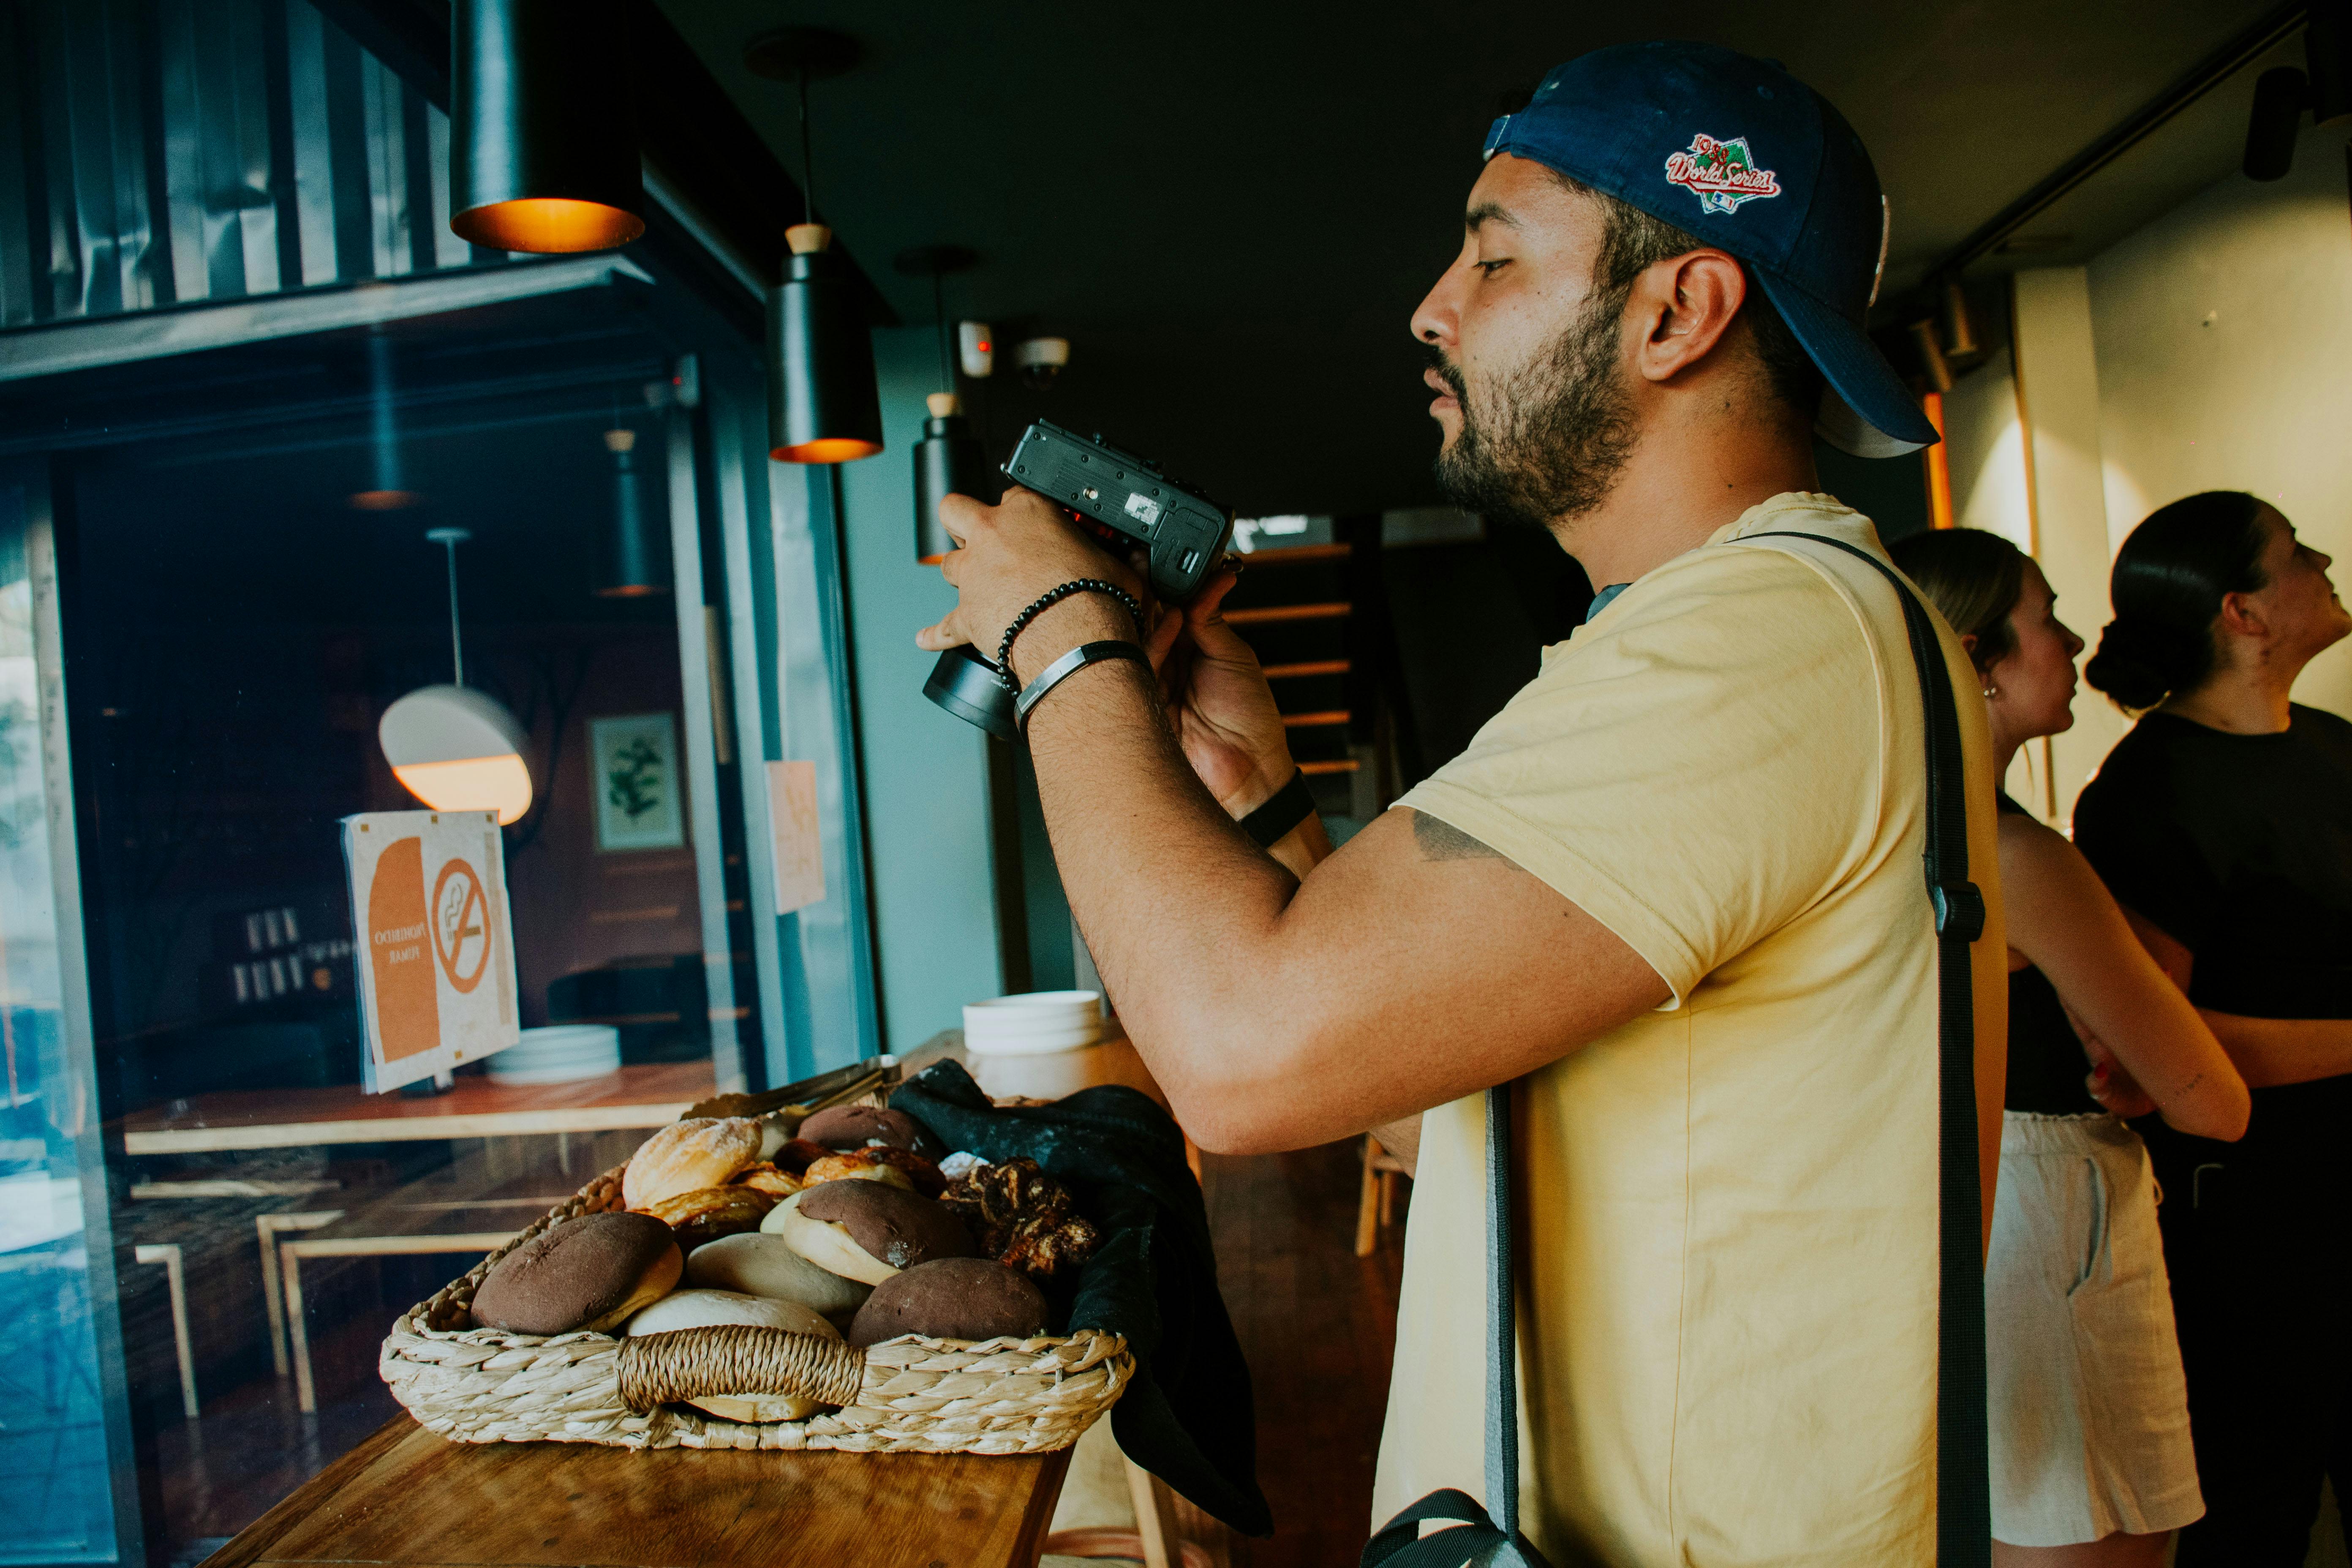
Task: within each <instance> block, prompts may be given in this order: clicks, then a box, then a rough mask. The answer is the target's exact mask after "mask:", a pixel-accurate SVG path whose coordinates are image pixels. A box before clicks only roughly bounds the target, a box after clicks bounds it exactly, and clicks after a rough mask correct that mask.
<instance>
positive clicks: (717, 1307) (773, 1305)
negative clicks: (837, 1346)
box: [621, 1290, 841, 1421]
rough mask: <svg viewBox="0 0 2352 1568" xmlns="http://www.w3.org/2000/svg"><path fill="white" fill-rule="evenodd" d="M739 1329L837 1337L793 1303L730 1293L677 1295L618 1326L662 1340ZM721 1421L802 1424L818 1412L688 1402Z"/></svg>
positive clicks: (730, 1400)
mask: <svg viewBox="0 0 2352 1568" xmlns="http://www.w3.org/2000/svg"><path fill="white" fill-rule="evenodd" d="M738 1324H740V1325H742V1326H744V1327H748V1328H755V1329H782V1330H784V1331H787V1332H789V1333H795V1334H812V1335H814V1336H815V1337H817V1338H818V1339H826V1340H837V1339H839V1338H840V1337H841V1334H840V1331H838V1330H836V1329H835V1327H834V1326H833V1325H832V1324H831V1323H828V1322H826V1321H824V1319H823V1318H821V1317H819V1316H818V1315H817V1314H816V1313H814V1312H813V1311H811V1310H809V1309H808V1308H806V1307H803V1306H802V1305H801V1304H800V1303H798V1302H796V1301H783V1300H774V1299H772V1298H768V1297H762V1296H749V1295H744V1294H741V1293H740V1292H738V1291H734V1290H679V1291H677V1292H674V1293H673V1294H671V1295H667V1296H665V1297H663V1298H662V1299H661V1300H658V1301H656V1302H655V1303H654V1304H653V1305H652V1306H650V1307H647V1308H646V1310H644V1311H642V1312H639V1313H638V1314H637V1315H636V1316H635V1317H634V1318H631V1319H630V1320H629V1321H628V1322H627V1323H626V1324H625V1325H623V1327H622V1330H621V1331H622V1332H623V1333H625V1334H629V1335H638V1334H667V1333H673V1332H676V1331H677V1330H680V1329H720V1328H729V1327H732V1326H735V1325H738ZM690 1403H691V1404H692V1405H694V1407H695V1408H696V1409H697V1410H701V1411H705V1412H708V1413H709V1414H710V1415H716V1416H718V1417H719V1419H721V1420H724V1421H805V1420H807V1419H808V1418H809V1417H810V1416H812V1415H815V1414H816V1413H817V1412H818V1411H819V1410H821V1409H823V1408H824V1406H823V1405H821V1404H819V1403H818V1402H817V1401H816V1400H814V1399H803V1398H799V1397H797V1396H793V1395H789V1394H705V1395H703V1396H702V1397H701V1398H699V1399H696V1400H693V1401H691V1402H690Z"/></svg>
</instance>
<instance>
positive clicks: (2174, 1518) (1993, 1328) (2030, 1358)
mask: <svg viewBox="0 0 2352 1568" xmlns="http://www.w3.org/2000/svg"><path fill="white" fill-rule="evenodd" d="M1985 1347H1986V1363H1987V1366H1986V1371H1987V1373H1989V1375H1990V1384H1991V1402H1990V1425H1991V1439H1992V1533H1993V1539H1994V1540H1996V1541H2003V1542H2008V1543H2009V1544H2011V1545H2012V1546H2067V1545H2073V1544H2076V1543H2078V1542H2091V1541H2096V1540H2098V1539H2100V1538H2101V1537H2102V1536H2106V1535H2111V1534H2113V1533H2115V1532H2116V1531H2128V1532H2130V1533H2132V1534H2134V1535H2146V1534H2151V1533H2154V1532H2156V1531H2167V1530H2177V1529H2179V1527H2180V1526H2182V1525H2184V1524H2187V1523H2189V1521H2191V1520H2194V1519H2197V1518H2198V1517H2200V1515H2202V1514H2203V1513H2204V1511H2205V1499H2204V1497H2203V1495H2202V1494H2201V1493H2200V1491H2199V1490H2198V1489H2197V1461H2196V1457H2195V1455H2194V1453H2193V1452H2192V1451H2191V1449H2190V1447H2189V1395H2188V1390H2187V1388H2186V1386H2185V1385H2184V1384H2183V1383H2182V1381H2181V1375H2180V1344H2179V1340H2178V1339H2177V1338H2175V1336H2174V1333H2173V1327H2172V1292H2171V1289H2170V1286H2169V1284H2168V1281H2167V1279H2166V1278H2165V1272H2164V1247H2163V1243H2162V1241H2161V1240H2160V1239H2159V1237H2158V1234H2157V1228H2156V1181H2155V1177H2154V1175H2153V1174H2152V1173H2151V1172H2150V1170H2149V1167H2148V1160H2147V1145H2146V1144H2145V1143H2142V1142H2140V1140H2139V1135H2138V1134H2137V1133H2136V1132H2134V1131H2131V1129H2129V1128H2127V1127H2126V1126H2125V1125H2124V1124H2123V1123H2122V1122H2120V1121H2116V1119H2115V1118H2114V1117H2112V1116H2035V1115H2031V1114H2028V1113H2026V1112H2024V1111H2018V1110H2011V1111H2009V1112H2006V1113H2005V1114H2004V1115H2003V1117H2002V1119H2001V1139H2000V1191H1999V1195H1998V1196H1997V1197H1996V1198H1995V1200H1994V1203H1993V1215H1992V1251H1991V1254H1990V1257H1989V1258H1987V1260H1986V1265H1985Z"/></svg>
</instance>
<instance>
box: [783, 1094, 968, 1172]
mask: <svg viewBox="0 0 2352 1568" xmlns="http://www.w3.org/2000/svg"><path fill="white" fill-rule="evenodd" d="M800 1136H801V1137H803V1138H804V1139H806V1140H807V1141H808V1142H812V1143H822V1144H824V1146H825V1147H826V1148H828V1149H863V1148H865V1147H866V1145H867V1144H869V1143H881V1144H886V1145H887V1146H888V1147H890V1148H893V1149H906V1150H910V1151H912V1152H915V1153H918V1154H920V1155H921V1156H923V1158H925V1159H926V1160H936V1159H938V1158H939V1157H940V1155H941V1154H943V1153H945V1152H947V1151H946V1150H944V1149H942V1148H940V1144H939V1141H938V1140H937V1139H935V1138H933V1137H932V1136H931V1135H930V1133H929V1131H927V1130H926V1129H925V1128H924V1126H923V1124H922V1123H921V1122H919V1121H916V1120H915V1119H914V1118H913V1117H911V1116H909V1115H908V1114H907V1113H906V1112H905V1111H903V1110H889V1109H887V1107H881V1106H873V1105H835V1106H832V1107H830V1108H828V1109H826V1110H820V1111H818V1112H817V1113H816V1114H815V1115H814V1116H811V1117H810V1118H809V1119H808V1120H807V1121H803V1122H802V1123H801V1130H800Z"/></svg>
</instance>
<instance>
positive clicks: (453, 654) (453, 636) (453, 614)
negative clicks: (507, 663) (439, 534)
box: [441, 539, 466, 686]
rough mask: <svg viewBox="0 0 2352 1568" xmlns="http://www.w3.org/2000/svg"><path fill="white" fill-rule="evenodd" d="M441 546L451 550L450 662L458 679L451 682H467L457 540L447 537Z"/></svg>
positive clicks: (463, 683) (460, 683) (456, 684)
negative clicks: (460, 620)
mask: <svg viewBox="0 0 2352 1568" xmlns="http://www.w3.org/2000/svg"><path fill="white" fill-rule="evenodd" d="M441 547H442V548H443V549H445V550H446V551H447V552H449V664H450V667H451V671H452V673H453V674H454V675H455V676H456V678H457V679H455V680H453V681H452V682H451V683H450V684H452V685H454V686H463V685H465V684H466V645H465V643H464V642H463V641H461V640H460V639H459V638H458V636H457V541H456V540H454V539H445V540H443V541H442V542H441Z"/></svg>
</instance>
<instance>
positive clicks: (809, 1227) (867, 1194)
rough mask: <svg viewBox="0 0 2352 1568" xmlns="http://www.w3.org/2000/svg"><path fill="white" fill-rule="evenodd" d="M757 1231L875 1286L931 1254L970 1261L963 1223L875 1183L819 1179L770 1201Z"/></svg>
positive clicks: (834, 1270)
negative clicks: (773, 1202)
mask: <svg viewBox="0 0 2352 1568" xmlns="http://www.w3.org/2000/svg"><path fill="white" fill-rule="evenodd" d="M761 1228H762V1229H764V1230H766V1231H768V1232H770V1233H771V1234H773V1235H776V1236H781V1237H783V1238H784V1240H785V1241H787V1242H789V1243H790V1244H791V1245H792V1248H793V1251H795V1252H797V1253H799V1254H800V1255H801V1256H802V1257H803V1258H807V1259H808V1260H809V1261H810V1262H811V1263H814V1264H815V1265H816V1266H817V1267H818V1268H824V1269H826V1270H829V1271H830V1272H832V1273H835V1274H838V1275H840V1276H841V1277H842V1278H843V1279H856V1280H858V1281H859V1282H861V1283H863V1284H867V1285H879V1284H880V1283H882V1281H883V1280H885V1279H889V1278H890V1276H892V1275H893V1274H896V1273H898V1270H900V1269H901V1268H913V1267H914V1266H915V1265H916V1264H918V1263H928V1262H929V1261H930V1260H931V1259H932V1258H969V1257H971V1251H972V1247H971V1235H970V1233H968V1232H967V1231H966V1230H965V1229H964V1227H963V1222H962V1221H961V1220H959V1219H958V1218H956V1216H955V1215H951V1214H950V1213H949V1212H948V1211H947V1210H945V1209H943V1208H941V1207H940V1205H937V1204H935V1203H933V1202H932V1201H931V1200H930V1199H929V1198H927V1197H921V1196H919V1195H918V1194H914V1193H910V1192H907V1191H905V1190H904V1189H902V1188H899V1187H894V1186H889V1185H887V1184H884V1183H881V1182H820V1183H818V1184H816V1185H814V1186H813V1187H804V1188H803V1189H802V1190H801V1191H800V1192H798V1193H796V1194H793V1196H791V1197H789V1198H786V1199H785V1200H784V1201H783V1202H782V1203H780V1204H778V1205H776V1207H775V1209H774V1211H773V1212H772V1213H771V1214H770V1215H769V1216H768V1218H767V1221H766V1222H765V1223H764V1224H763V1225H762V1226H761Z"/></svg>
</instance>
